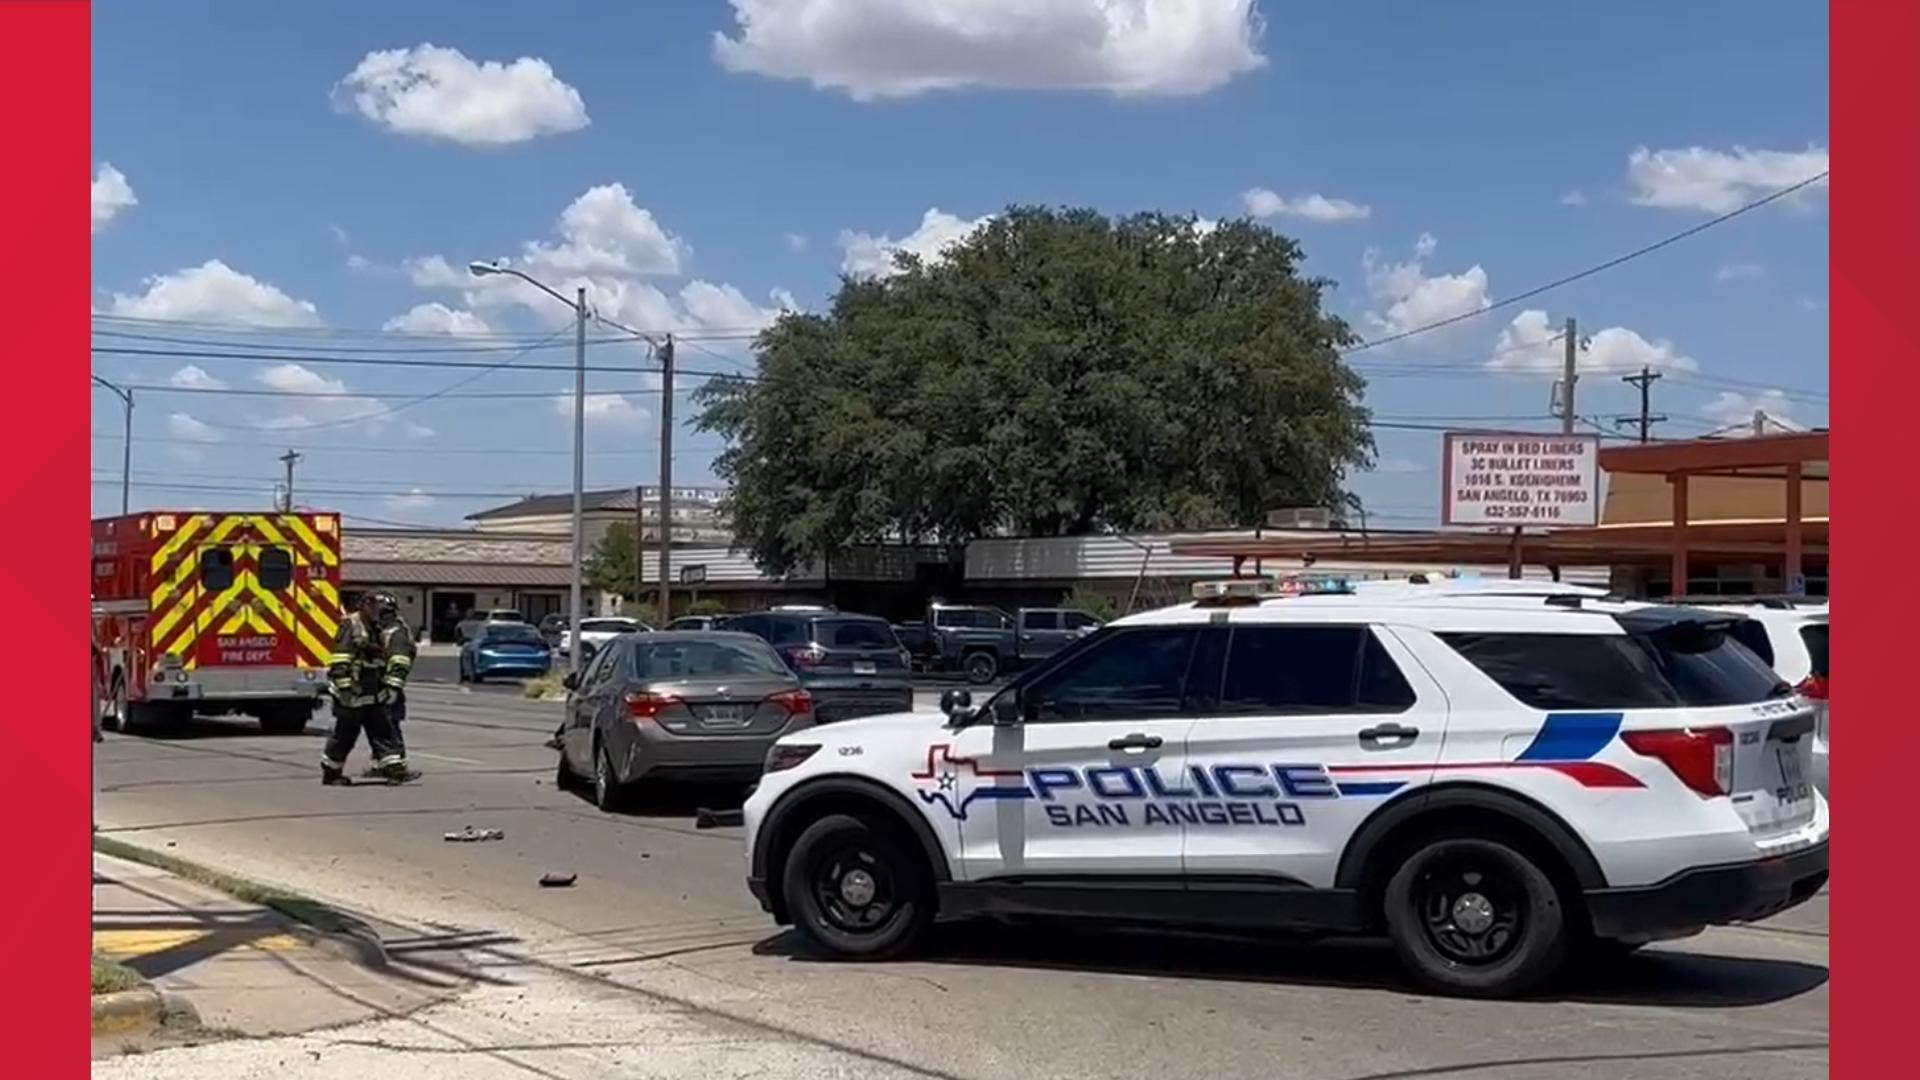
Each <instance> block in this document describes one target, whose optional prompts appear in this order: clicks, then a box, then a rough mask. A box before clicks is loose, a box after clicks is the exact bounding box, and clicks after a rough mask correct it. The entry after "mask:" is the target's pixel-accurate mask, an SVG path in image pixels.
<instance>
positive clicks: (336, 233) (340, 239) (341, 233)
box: [327, 223, 349, 247]
mask: <svg viewBox="0 0 1920 1080" xmlns="http://www.w3.org/2000/svg"><path fill="white" fill-rule="evenodd" d="M327 231H328V232H330V233H332V234H333V242H334V243H336V244H339V245H340V246H341V247H346V246H348V244H349V241H348V239H347V230H345V229H343V228H341V227H340V226H338V225H335V224H332V223H328V225H327Z"/></svg>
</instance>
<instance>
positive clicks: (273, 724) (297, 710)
mask: <svg viewBox="0 0 1920 1080" xmlns="http://www.w3.org/2000/svg"><path fill="white" fill-rule="evenodd" d="M311 719H313V709H312V707H310V706H308V705H305V704H299V705H276V706H273V707H272V708H269V709H265V710H262V711H261V713H260V730H261V731H263V732H265V733H266V734H268V735H298V734H300V733H301V732H303V731H305V730H307V721H309V720H311Z"/></svg>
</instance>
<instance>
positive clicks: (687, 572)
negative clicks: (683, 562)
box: [680, 563, 707, 585]
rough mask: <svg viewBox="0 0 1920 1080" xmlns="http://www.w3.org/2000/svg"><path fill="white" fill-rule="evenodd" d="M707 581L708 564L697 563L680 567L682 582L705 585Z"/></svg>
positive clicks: (683, 583) (684, 583)
mask: <svg viewBox="0 0 1920 1080" xmlns="http://www.w3.org/2000/svg"><path fill="white" fill-rule="evenodd" d="M706 583H707V564H706V563H695V564H693V565H692V566H683V567H681V568H680V584H682V585H705V584H706Z"/></svg>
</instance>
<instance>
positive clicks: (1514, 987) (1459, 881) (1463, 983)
mask: <svg viewBox="0 0 1920 1080" xmlns="http://www.w3.org/2000/svg"><path fill="white" fill-rule="evenodd" d="M1384 906H1385V912H1384V914H1385V916H1386V923H1387V930H1388V933H1389V935H1390V936H1391V937H1392V939H1393V946H1394V949H1395V951H1397V952H1398V953H1399V955H1400V959H1401V961H1402V962H1403V963H1404V964H1406V966H1407V968H1408V969H1409V970H1410V971H1411V972H1412V974H1413V975H1414V977H1415V978H1417V979H1418V980H1419V981H1420V982H1422V983H1424V984H1425V985H1427V986H1428V987H1430V988H1432V989H1435V990H1440V991H1443V992H1446V993H1454V994H1467V995H1472V996H1476V997H1508V996H1512V995H1515V994H1521V993H1525V992H1526V991H1527V990H1529V989H1531V988H1533V987H1534V986H1537V985H1538V984H1539V983H1540V982H1541V981H1542V980H1543V979H1546V978H1547V977H1548V976H1550V975H1552V974H1553V973H1554V971H1555V970H1557V969H1558V968H1559V967H1560V964H1561V961H1562V959H1563V957H1564V956H1565V954H1566V947H1567V932H1568V926H1567V921H1566V912H1565V906H1564V905H1563V904H1562V902H1561V899H1560V894H1559V891H1558V890H1557V889H1556V888H1555V887H1554V884H1553V881H1552V879H1551V878H1549V877H1548V876H1547V874H1546V872H1545V871H1543V870H1542V869H1541V868H1540V867H1539V866H1537V865H1536V864H1535V863H1534V862H1533V861H1532V860H1531V859H1529V858H1528V857H1527V856H1526V855H1525V854H1523V853H1521V852H1520V851H1518V850H1516V849H1514V848H1512V847H1509V846H1507V845H1506V844H1503V843H1500V842H1498V841H1495V840H1489V839H1479V838H1464V837H1456V838H1446V839H1439V840H1435V841H1432V842H1430V843H1428V844H1426V845H1424V846H1422V847H1421V848H1419V849H1418V850H1416V851H1414V852H1413V853H1412V854H1411V855H1410V856H1409V857H1408V858H1407V860H1406V861H1405V862H1404V863H1402V864H1401V866H1400V868H1399V870H1398V871H1396V872H1395V873H1394V875H1393V877H1392V879H1391V880H1389V881H1388V883H1387V888H1386V894H1385V896H1384Z"/></svg>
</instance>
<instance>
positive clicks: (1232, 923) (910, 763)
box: [743, 579, 1828, 996]
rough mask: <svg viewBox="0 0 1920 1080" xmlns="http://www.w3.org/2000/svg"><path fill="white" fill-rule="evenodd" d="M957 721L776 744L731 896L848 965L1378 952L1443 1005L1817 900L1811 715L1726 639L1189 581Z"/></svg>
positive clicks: (1629, 612)
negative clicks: (1003, 921) (981, 945)
mask: <svg viewBox="0 0 1920 1080" xmlns="http://www.w3.org/2000/svg"><path fill="white" fill-rule="evenodd" d="M1195 593H1196V596H1197V597H1198V599H1196V601H1195V602H1193V603H1190V604H1184V605H1180V606H1177V607H1173V608H1168V609H1165V610H1160V611H1154V612H1149V613H1145V614H1141V615H1136V616H1131V617H1128V618H1125V619H1121V620H1118V621H1117V622H1115V623H1113V624H1111V625H1109V626H1107V627H1106V628H1104V629H1102V630H1100V631H1098V632H1096V633H1094V634H1092V635H1090V636H1089V637H1087V638H1084V639H1082V640H1081V641H1079V642H1077V643H1075V644H1074V645H1072V646H1071V647H1069V648H1068V649H1066V650H1064V651H1062V652H1061V653H1059V654H1057V655H1056V656H1055V657H1053V658H1052V659H1051V660H1049V661H1047V662H1045V663H1044V664H1042V665H1040V666H1037V667H1035V668H1033V669H1031V670H1029V671H1027V672H1025V673H1023V674H1022V675H1021V676H1020V678H1018V679H1017V680H1015V681H1014V682H1013V683H1012V684H1010V685H1009V686H1007V687H1006V688H1005V689H1004V690H1001V691H1000V692H999V693H997V694H994V695H993V696H992V697H991V698H990V699H988V700H986V701H985V702H984V703H982V704H980V705H979V706H978V707H975V705H974V703H973V702H972V701H970V700H968V698H967V696H966V692H965V691H949V692H948V695H947V699H946V700H945V701H944V702H943V705H944V707H945V714H944V715H941V714H935V713H919V714H899V715H891V716H877V717H871V718H867V719H861V720H854V721H849V722H846V723H842V724H835V725H833V726H831V727H826V728H815V729H812V730H808V731H805V732H800V733H796V734H793V735H789V736H787V737H785V738H783V739H781V740H780V742H779V743H778V744H776V745H775V746H774V747H773V748H772V750H771V751H770V752H769V754H768V757H767V762H766V767H765V775H764V776H763V777H762V779H761V781H760V784H759V786H758V787H757V788H756V789H755V790H754V792H753V794H752V796H751V797H750V798H749V799H748V801H747V804H746V807H745V811H744V814H743V818H744V824H745V826H746V832H747V844H748V849H747V860H748V886H749V887H750V888H751V889H752V891H753V893H754V895H755V896H756V897H758V898H759V900H760V902H761V904H762V906H763V907H765V908H766V909H767V910H768V911H769V912H770V913H772V915H773V916H774V917H775V919H777V920H778V921H780V922H782V923H792V924H794V925H796V926H798V927H799V928H800V929H802V930H803V931H804V932H806V933H807V934H808V935H809V936H811V937H812V938H814V939H815V940H817V941H818V942H819V943H820V944H822V945H824V946H825V947H826V948H828V949H830V950H832V951H834V952H837V953H840V954H842V955H846V956H854V957H884V956H891V955H897V954H900V953H902V952H905V951H907V950H908V949H910V948H911V947H912V946H913V945H914V944H916V942H917V941H919V940H920V938H921V937H922V936H923V935H924V933H925V932H926V930H927V928H928V926H929V925H930V923H931V922H932V920H933V919H934V918H935V916H966V915H980V914H999V915H1056V916H1072V917H1078V918H1085V917H1105V918H1113V919H1123V920H1129V921H1145V922H1149V923H1161V924H1181V923H1184V924H1202V925H1207V926H1211V927H1238V928H1246V929H1258V928H1275V929H1285V930H1295V931H1299V930H1306V931H1317V932H1329V933H1345V934H1380V933H1384V934H1385V935H1386V936H1387V937H1388V938H1390V939H1391V940H1392V942H1393V945H1394V947H1395V949H1396V951H1397V952H1398V954H1399V956H1400V958H1401V959H1402V961H1403V962H1404V963H1405V965H1406V967H1407V968H1408V969H1409V970H1410V971H1411V973H1412V974H1413V975H1414V976H1415V977H1416V978H1417V979H1419V980H1420V981H1421V982H1422V983H1424V984H1425V985H1427V986H1429V987H1431V988H1434V989H1437V990H1441V991H1446V992H1454V993H1463V994H1473V995H1485V996H1500V995H1510V994H1516V993H1520V992H1523V991H1525V990H1527V989H1528V988H1529V987H1532V986H1534V985H1536V984H1537V983H1539V982H1540V981H1541V980H1542V979H1544V978H1546V977H1548V976H1549V975H1551V974H1552V973H1553V972H1554V971H1555V970H1556V969H1558V968H1559V967H1560V966H1561V965H1562V964H1563V962H1565V961H1566V960H1567V959H1569V958H1570V957H1575V956H1581V957H1597V956H1604V955H1608V954H1618V953H1622V952H1625V951H1628V950H1631V949H1633V948H1636V947H1638V946H1640V945H1643V944H1645V943H1647V942H1649V941H1656V940H1661V939H1667V938H1676V937H1684V936H1686V935H1689V934H1693V933H1697V932H1698V931H1700V930H1701V929H1702V928H1704V927H1706V926H1709V925H1714V924H1720V923H1730V922H1740V921H1746V920H1753V919H1760V918H1764V917H1766V916H1769V915H1772V914H1774V913H1776V912H1779V911H1781V910H1784V909H1786V908H1788V907H1791V906H1793V905H1795V904H1798V903H1800V902H1802V901H1804V900H1806V899H1807V898H1808V897H1810V896H1812V895H1813V894H1814V893H1816V892H1817V891H1818V890H1819V889H1820V888H1821V886H1822V885H1823V884H1824V883H1825V882H1826V880H1827V821H1828V812H1827V803H1826V800H1825V799H1824V798H1823V797H1822V796H1821V795H1820V794H1819V793H1818V792H1816V791H1815V790H1814V789H1813V788H1812V786H1811V785H1810V784H1809V783H1808V767H1809V755H1810V750H1811V745H1812V742H1813V739H1812V733H1813V730H1814V713H1813V709H1812V707H1811V706H1810V704H1809V703H1808V702H1807V701H1806V700H1805V699H1803V698H1801V697H1800V696H1798V695H1797V694H1796V693H1795V692H1794V691H1793V689H1792V688H1791V687H1789V686H1788V685H1787V684H1786V683H1784V682H1783V681H1782V680H1781V679H1780V678H1779V677H1778V676H1777V675H1776V674H1775V673H1774V672H1773V671H1772V670H1771V669H1769V668H1768V667H1767V665H1766V664H1764V663H1762V662H1761V661H1760V660H1759V659H1758V658H1757V657H1755V656H1754V655H1753V653H1752V652H1750V651H1749V650H1748V649H1747V648H1746V647H1744V646H1743V645H1741V644H1739V642H1738V641H1737V640H1736V638H1735V636H1734V635H1731V634H1729V632H1728V630H1729V627H1730V626H1732V625H1733V620H1734V618H1735V617H1734V616H1729V615H1725V614H1716V613H1710V612H1704V611H1700V610H1698V609H1693V608H1686V607H1676V606H1673V605H1656V604H1643V603H1631V602H1624V601H1619V600H1615V599H1609V598H1606V597H1604V596H1594V595H1582V594H1578V593H1570V592H1567V591H1562V590H1542V591H1540V592H1538V593H1533V594H1529V593H1528V592H1527V591H1526V590H1524V589H1514V588H1511V587H1509V588H1503V589H1493V588H1475V587H1473V586H1471V585H1467V584H1459V585H1434V586H1420V587H1408V588H1405V589H1399V590H1394V589H1383V588H1379V587H1373V588H1365V589H1360V590H1354V589H1352V588H1348V587H1345V586H1344V585H1342V584H1341V583H1337V582H1328V583H1315V582H1308V583H1301V582H1289V583H1282V584H1281V585H1280V586H1276V585H1275V583H1272V582H1268V581H1264V580H1257V579H1251V580H1249V579H1243V580H1235V581H1230V582H1211V583H1203V584H1202V585H1201V586H1199V587H1197V588H1196V590H1195Z"/></svg>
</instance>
